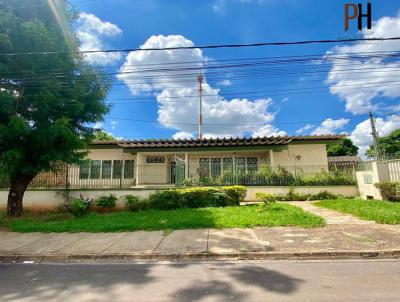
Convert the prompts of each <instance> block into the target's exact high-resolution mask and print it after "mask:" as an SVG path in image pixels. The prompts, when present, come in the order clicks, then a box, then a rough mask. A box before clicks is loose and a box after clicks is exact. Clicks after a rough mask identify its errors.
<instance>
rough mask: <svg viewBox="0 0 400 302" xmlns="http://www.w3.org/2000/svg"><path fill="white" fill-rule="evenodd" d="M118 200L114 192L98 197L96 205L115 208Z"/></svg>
mask: <svg viewBox="0 0 400 302" xmlns="http://www.w3.org/2000/svg"><path fill="white" fill-rule="evenodd" d="M117 200H118V198H117V197H116V196H115V195H112V194H110V195H106V196H101V197H99V198H97V199H96V206H98V207H101V208H103V209H112V208H115V205H116V202H117Z"/></svg>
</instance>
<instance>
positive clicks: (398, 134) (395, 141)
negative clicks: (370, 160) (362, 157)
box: [365, 129, 400, 158]
mask: <svg viewBox="0 0 400 302" xmlns="http://www.w3.org/2000/svg"><path fill="white" fill-rule="evenodd" d="M378 142H379V149H380V151H381V156H383V157H384V158H400V129H396V130H394V131H392V132H391V133H390V134H389V135H388V136H382V137H380V138H379V139H378ZM365 154H366V155H367V156H368V157H375V146H374V145H371V146H370V147H369V149H368V150H367V151H366V152H365Z"/></svg>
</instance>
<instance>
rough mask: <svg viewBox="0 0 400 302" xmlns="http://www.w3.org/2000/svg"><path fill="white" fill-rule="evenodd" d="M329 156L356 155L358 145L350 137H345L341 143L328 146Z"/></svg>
mask: <svg viewBox="0 0 400 302" xmlns="http://www.w3.org/2000/svg"><path fill="white" fill-rule="evenodd" d="M326 151H327V153H328V156H346V155H349V156H354V155H357V152H358V147H357V146H355V145H354V144H353V141H352V140H351V139H349V138H344V139H342V141H341V142H340V143H335V144H330V145H327V146H326Z"/></svg>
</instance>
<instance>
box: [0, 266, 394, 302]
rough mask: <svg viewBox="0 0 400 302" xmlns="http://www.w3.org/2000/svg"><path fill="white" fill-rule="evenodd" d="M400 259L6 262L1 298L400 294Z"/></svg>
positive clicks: (366, 297)
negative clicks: (120, 262)
mask: <svg viewBox="0 0 400 302" xmlns="http://www.w3.org/2000/svg"><path fill="white" fill-rule="evenodd" d="M399 284H400V261H395V260H379V261H378V260H365V261H356V260H348V261H307V262H294V261H259V262H254V261H252V262H249V261H239V262H222V261H219V262H176V263H171V262H157V263H129V264H126V263H125V264H111V263H109V264H107V263H104V264H99V263H97V264H14V265H13V264H10V265H8V264H3V265H0V301H1V302H8V301H19V302H21V301H41V302H47V301H58V302H61V301H73V302H77V301H79V302H83V301H108V302H109V301H112V302H117V301H135V302H137V301H146V302H147V301H178V302H180V301H296V302H298V301H319V302H320V301H363V302H365V301H399V300H400V286H399Z"/></svg>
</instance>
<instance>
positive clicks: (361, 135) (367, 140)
mask: <svg viewBox="0 0 400 302" xmlns="http://www.w3.org/2000/svg"><path fill="white" fill-rule="evenodd" d="M375 126H376V130H377V131H378V134H379V135H380V136H387V135H389V134H390V132H392V131H393V130H395V129H399V128H400V116H398V115H391V116H388V117H387V118H386V119H383V118H376V119H375ZM350 138H351V139H352V140H353V142H354V144H355V145H357V146H358V147H359V148H360V149H359V150H358V154H359V155H360V156H364V155H365V151H367V149H368V148H369V146H370V145H371V144H372V143H373V139H372V135H371V124H370V121H369V119H366V120H365V121H363V122H361V123H359V124H358V125H357V126H356V127H355V128H354V130H353V132H352V133H351V135H350Z"/></svg>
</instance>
